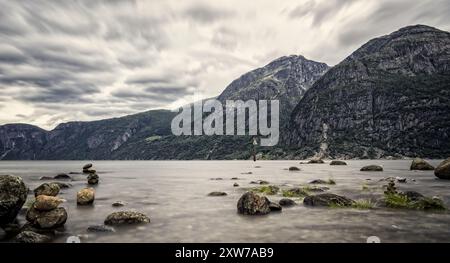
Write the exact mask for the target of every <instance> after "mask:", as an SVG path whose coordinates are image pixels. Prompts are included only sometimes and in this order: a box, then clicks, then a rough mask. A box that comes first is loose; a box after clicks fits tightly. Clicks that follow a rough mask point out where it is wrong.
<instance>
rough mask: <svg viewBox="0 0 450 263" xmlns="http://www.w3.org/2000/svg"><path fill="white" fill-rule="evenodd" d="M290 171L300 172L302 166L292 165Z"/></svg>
mask: <svg viewBox="0 0 450 263" xmlns="http://www.w3.org/2000/svg"><path fill="white" fill-rule="evenodd" d="M289 171H291V172H298V171H300V168H298V167H295V166H292V167H289Z"/></svg>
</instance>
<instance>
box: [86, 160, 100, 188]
mask: <svg viewBox="0 0 450 263" xmlns="http://www.w3.org/2000/svg"><path fill="white" fill-rule="evenodd" d="M92 167H93V165H92V163H88V164H86V165H84V166H83V174H87V175H88V176H87V181H88V184H90V185H96V184H98V180H99V176H98V174H97V171H96V170H95V169H93V168H92Z"/></svg>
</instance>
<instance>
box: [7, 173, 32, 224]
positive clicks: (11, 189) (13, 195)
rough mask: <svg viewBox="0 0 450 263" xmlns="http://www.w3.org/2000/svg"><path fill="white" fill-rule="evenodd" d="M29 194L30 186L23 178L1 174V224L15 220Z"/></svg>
mask: <svg viewBox="0 0 450 263" xmlns="http://www.w3.org/2000/svg"><path fill="white" fill-rule="evenodd" d="M27 195H28V188H27V186H26V185H25V183H24V182H23V180H22V178H20V177H18V176H12V175H0V225H3V224H8V223H11V222H13V221H14V219H15V218H16V216H17V214H18V213H19V211H20V209H21V208H22V206H23V204H24V203H25V201H26V200H27Z"/></svg>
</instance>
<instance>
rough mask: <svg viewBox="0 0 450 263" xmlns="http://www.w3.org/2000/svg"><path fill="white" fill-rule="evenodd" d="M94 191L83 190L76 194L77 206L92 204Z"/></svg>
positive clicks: (91, 189) (90, 189)
mask: <svg viewBox="0 0 450 263" xmlns="http://www.w3.org/2000/svg"><path fill="white" fill-rule="evenodd" d="M94 200H95V190H94V189H93V188H84V189H82V190H80V191H79V192H78V193H77V204H78V205H90V204H92V203H94Z"/></svg>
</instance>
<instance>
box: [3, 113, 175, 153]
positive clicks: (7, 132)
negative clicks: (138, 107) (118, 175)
mask: <svg viewBox="0 0 450 263" xmlns="http://www.w3.org/2000/svg"><path fill="white" fill-rule="evenodd" d="M174 116H175V113H173V112H171V111H166V110H155V111H148V112H144V113H139V114H134V115H129V116H125V117H121V118H113V119H107V120H100V121H92V122H69V123H64V124H60V125H58V126H57V127H56V128H55V129H54V130H52V131H45V130H43V129H40V128H38V127H35V126H31V125H25V124H8V125H3V126H0V160H18V159H19V160H34V159H40V160H58V159H61V160H79V159H100V160H101V159H114V156H124V157H126V153H123V152H122V146H123V145H124V144H127V143H130V142H132V141H134V140H138V141H141V142H142V143H146V142H147V141H151V140H154V139H155V138H159V137H161V136H168V135H169V134H171V130H170V122H171V120H172V118H173V117H174Z"/></svg>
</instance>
